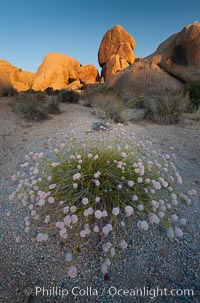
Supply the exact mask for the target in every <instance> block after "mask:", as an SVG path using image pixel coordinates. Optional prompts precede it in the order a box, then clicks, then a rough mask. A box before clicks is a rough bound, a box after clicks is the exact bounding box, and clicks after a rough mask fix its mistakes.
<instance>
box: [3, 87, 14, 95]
mask: <svg viewBox="0 0 200 303" xmlns="http://www.w3.org/2000/svg"><path fill="white" fill-rule="evenodd" d="M16 93H17V91H16V89H14V88H13V87H9V88H4V89H3V90H2V91H1V97H13V96H14V95H16Z"/></svg>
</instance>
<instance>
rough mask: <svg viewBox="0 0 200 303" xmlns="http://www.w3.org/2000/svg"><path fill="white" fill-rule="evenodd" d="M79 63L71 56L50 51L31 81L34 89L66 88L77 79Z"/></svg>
mask: <svg viewBox="0 0 200 303" xmlns="http://www.w3.org/2000/svg"><path fill="white" fill-rule="evenodd" d="M79 68H80V63H79V62H78V61H77V60H75V59H74V58H72V57H69V56H66V55H63V54H60V53H50V54H47V55H46V57H45V58H44V60H43V62H42V64H41V65H40V67H39V68H38V71H37V73H36V75H35V78H34V82H33V87H32V88H33V89H34V90H44V89H46V88H47V87H52V88H53V89H62V88H66V87H67V85H68V84H69V83H71V82H72V81H73V80H78V79H79Z"/></svg>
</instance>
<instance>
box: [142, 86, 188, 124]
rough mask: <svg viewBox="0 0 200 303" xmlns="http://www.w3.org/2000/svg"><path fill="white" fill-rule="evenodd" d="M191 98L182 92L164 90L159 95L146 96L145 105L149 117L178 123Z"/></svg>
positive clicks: (166, 122) (167, 122) (161, 121)
mask: <svg viewBox="0 0 200 303" xmlns="http://www.w3.org/2000/svg"><path fill="white" fill-rule="evenodd" d="M188 105H189V100H188V98H187V96H183V94H182V92H170V91H166V90H164V91H162V92H160V93H159V94H157V95H152V96H146V97H145V100H144V107H145V108H147V110H148V118H149V119H150V120H153V121H155V122H157V123H164V124H171V123H178V122H179V121H180V117H181V115H182V114H183V112H185V111H186V110H187V109H188Z"/></svg>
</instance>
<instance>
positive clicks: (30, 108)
mask: <svg viewBox="0 0 200 303" xmlns="http://www.w3.org/2000/svg"><path fill="white" fill-rule="evenodd" d="M12 106H13V110H14V112H15V113H17V114H20V115H22V116H23V118H25V119H27V120H31V121H41V120H46V119H48V118H49V116H48V113H47V109H46V107H45V105H44V102H43V98H41V95H39V94H27V93H26V94H19V95H18V96H16V98H15V100H14V101H13V104H12Z"/></svg>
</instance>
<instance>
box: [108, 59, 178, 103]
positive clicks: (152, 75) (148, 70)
mask: <svg viewBox="0 0 200 303" xmlns="http://www.w3.org/2000/svg"><path fill="white" fill-rule="evenodd" d="M159 62H160V56H153V57H148V58H146V59H143V60H141V61H139V62H136V63H135V64H133V65H131V66H129V67H127V68H126V69H123V70H121V71H120V72H118V73H117V74H115V75H113V76H112V77H111V78H110V79H109V80H108V81H106V82H105V85H106V86H109V87H113V88H114V89H115V90H116V91H119V92H120V93H121V94H123V96H124V98H125V99H130V98H131V97H134V96H141V95H145V94H152V93H157V92H160V91H162V90H165V89H169V90H179V89H181V88H183V86H184V85H183V83H182V82H181V81H180V80H178V79H176V78H174V77H172V76H171V75H170V74H168V73H166V72H165V71H164V70H163V69H162V68H161V67H160V66H159Z"/></svg>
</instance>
